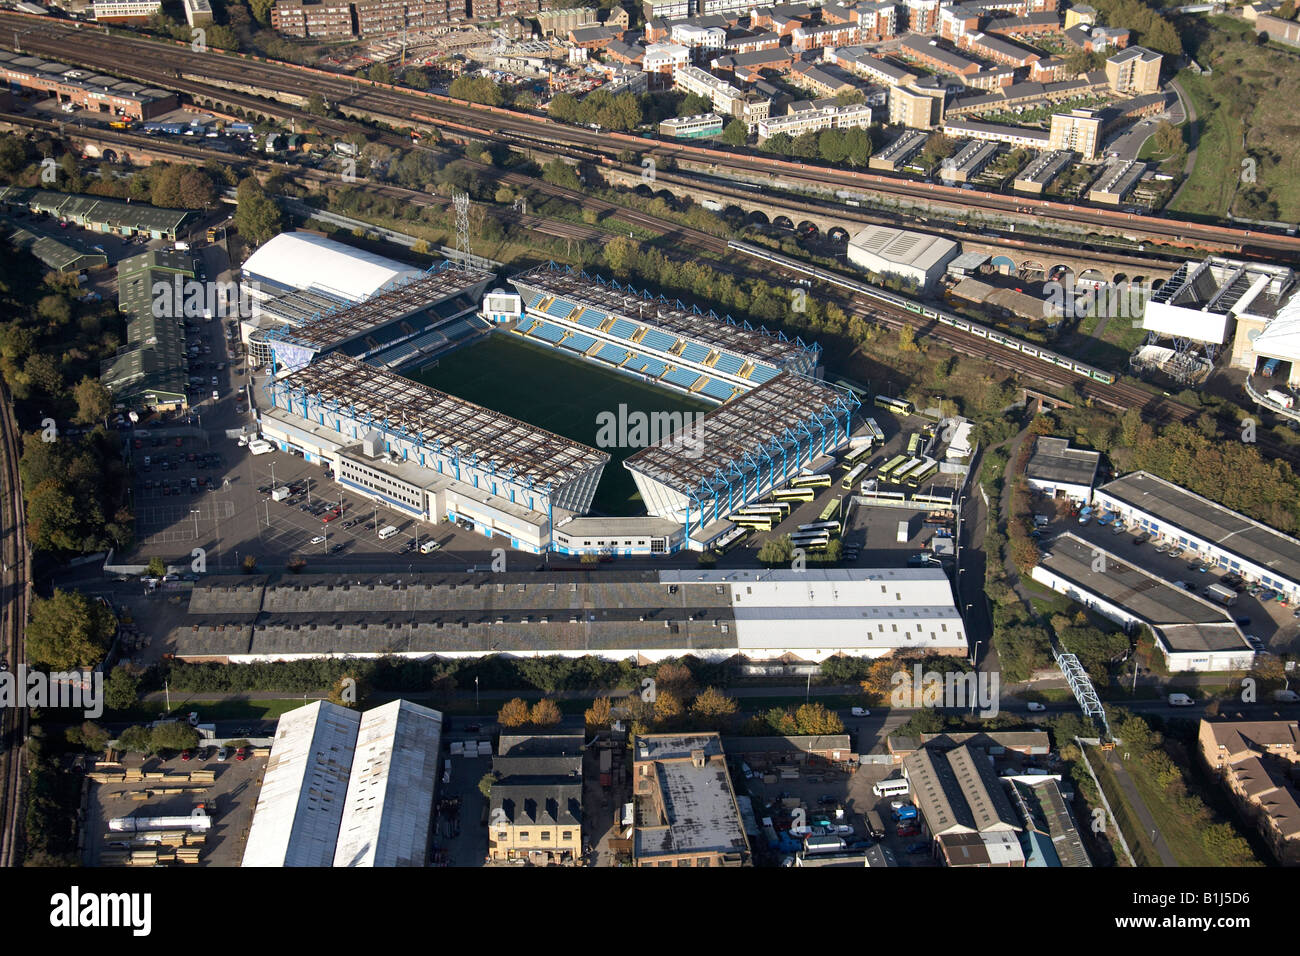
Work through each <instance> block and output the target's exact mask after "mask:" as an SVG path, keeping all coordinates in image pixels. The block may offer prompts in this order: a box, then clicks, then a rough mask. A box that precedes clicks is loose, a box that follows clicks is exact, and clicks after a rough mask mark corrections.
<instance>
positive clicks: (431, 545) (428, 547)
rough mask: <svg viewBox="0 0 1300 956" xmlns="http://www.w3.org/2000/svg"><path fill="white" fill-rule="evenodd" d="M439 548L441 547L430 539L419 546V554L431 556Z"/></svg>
mask: <svg viewBox="0 0 1300 956" xmlns="http://www.w3.org/2000/svg"><path fill="white" fill-rule="evenodd" d="M441 547H442V545H440V544H439V543H438V542H437V541H434V540H432V539H430V540H428V541H426V542H424V544H422V545H420V553H421V554H432V553H433V552H434V551H437V550H438V549H439V548H441Z"/></svg>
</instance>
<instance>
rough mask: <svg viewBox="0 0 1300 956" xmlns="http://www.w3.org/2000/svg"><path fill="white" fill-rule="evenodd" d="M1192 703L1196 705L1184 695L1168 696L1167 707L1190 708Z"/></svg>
mask: <svg viewBox="0 0 1300 956" xmlns="http://www.w3.org/2000/svg"><path fill="white" fill-rule="evenodd" d="M1194 703H1196V701H1194V700H1192V699H1191V698H1190V697H1188V696H1187V695H1186V694H1170V695H1169V706H1170V707H1191V706H1192V705H1193V704H1194Z"/></svg>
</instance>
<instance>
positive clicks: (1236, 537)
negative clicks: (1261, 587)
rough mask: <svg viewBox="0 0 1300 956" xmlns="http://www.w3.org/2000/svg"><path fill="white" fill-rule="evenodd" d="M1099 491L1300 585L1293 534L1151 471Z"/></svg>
mask: <svg viewBox="0 0 1300 956" xmlns="http://www.w3.org/2000/svg"><path fill="white" fill-rule="evenodd" d="M1098 490H1099V491H1103V492H1105V493H1106V494H1108V495H1110V496H1111V497H1112V498H1115V499H1116V500H1118V501H1122V502H1124V503H1125V504H1128V505H1130V506H1131V507H1133V508H1138V509H1140V510H1142V511H1145V512H1147V513H1148V514H1150V515H1153V516H1154V517H1156V518H1159V519H1160V520H1161V521H1163V522H1167V523H1168V524H1171V525H1174V526H1175V527H1179V528H1182V529H1184V530H1186V531H1187V532H1189V533H1190V534H1194V535H1196V536H1197V537H1198V538H1202V539H1204V540H1206V541H1210V542H1213V543H1214V544H1215V545H1217V546H1218V547H1219V548H1221V549H1223V550H1224V551H1225V552H1227V553H1228V554H1230V555H1235V556H1236V557H1238V558H1241V559H1243V560H1246V561H1249V562H1251V563H1252V564H1255V565H1258V566H1260V567H1263V568H1268V569H1269V570H1270V571H1272V572H1274V573H1275V574H1278V575H1280V576H1282V577H1283V578H1285V579H1286V580H1288V581H1290V582H1292V583H1294V584H1296V585H1297V586H1300V541H1297V540H1296V539H1295V538H1292V537H1290V536H1289V535H1285V534H1283V533H1282V532H1280V531H1276V530H1274V529H1273V528H1270V527H1268V526H1267V525H1264V524H1261V523H1260V522H1258V521H1255V520H1254V519H1253V518H1247V517H1246V516H1245V515H1243V514H1240V513H1238V512H1236V511H1233V510H1231V509H1229V508H1225V507H1224V506H1223V505H1221V504H1217V503H1215V502H1213V501H1211V500H1210V499H1208V498H1203V497H1202V496H1200V495H1198V494H1194V493H1193V492H1190V491H1188V490H1186V489H1185V488H1180V487H1179V486H1178V485H1175V484H1173V483H1172V482H1169V481H1165V480H1164V479H1163V478H1157V477H1156V476H1155V475H1152V474H1149V473H1148V472H1145V471H1135V472H1133V473H1132V474H1128V475H1124V476H1123V477H1122V478H1116V479H1115V480H1114V481H1111V482H1108V483H1107V484H1104V485H1102V486H1101V487H1100V488H1099V489H1098Z"/></svg>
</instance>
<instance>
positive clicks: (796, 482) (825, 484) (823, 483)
mask: <svg viewBox="0 0 1300 956" xmlns="http://www.w3.org/2000/svg"><path fill="white" fill-rule="evenodd" d="M830 486H831V476H830V475H826V474H822V475H796V476H795V477H793V478H791V479H790V487H791V488H829V487H830Z"/></svg>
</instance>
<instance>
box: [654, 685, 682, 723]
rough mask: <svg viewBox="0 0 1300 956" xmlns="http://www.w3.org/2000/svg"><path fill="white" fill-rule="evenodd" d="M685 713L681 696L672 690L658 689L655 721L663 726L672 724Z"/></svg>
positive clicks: (655, 703) (655, 702)
mask: <svg viewBox="0 0 1300 956" xmlns="http://www.w3.org/2000/svg"><path fill="white" fill-rule="evenodd" d="M683 713H685V708H684V707H682V701H681V698H679V697H678V696H677V695H676V694H674V693H673V692H672V691H670V690H657V691H656V692H655V701H654V714H655V723H656V724H659V725H661V726H666V725H668V724H671V723H672V722H673V721H675V720H677V719H678V718H679V717H681V716H682V714H683Z"/></svg>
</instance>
